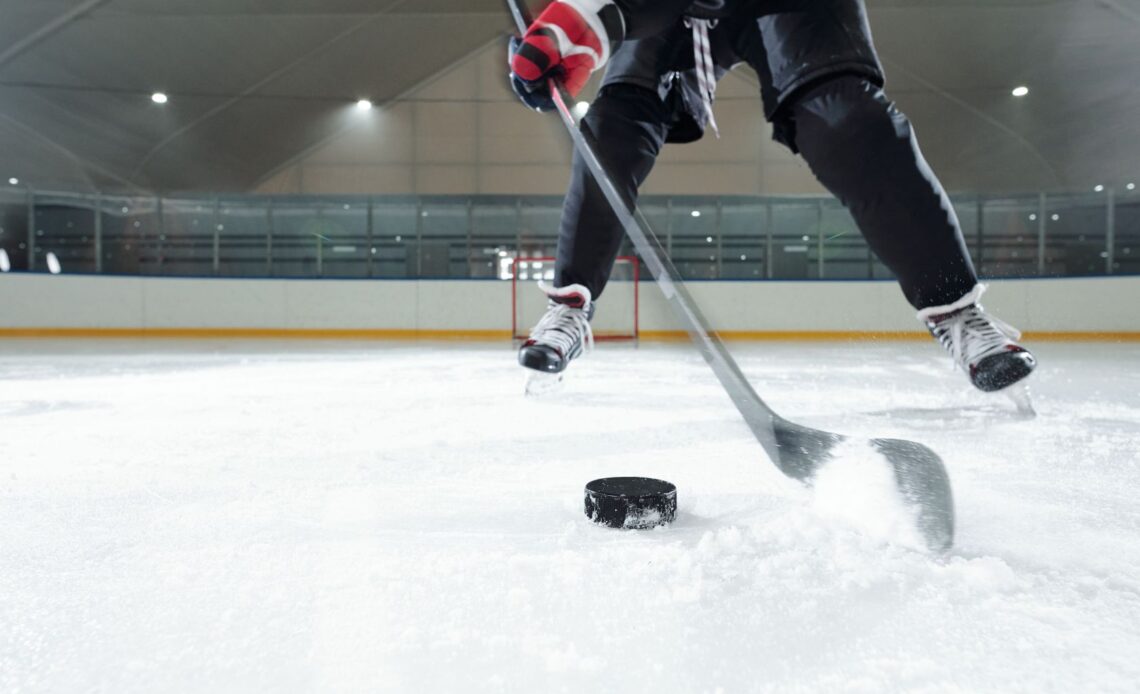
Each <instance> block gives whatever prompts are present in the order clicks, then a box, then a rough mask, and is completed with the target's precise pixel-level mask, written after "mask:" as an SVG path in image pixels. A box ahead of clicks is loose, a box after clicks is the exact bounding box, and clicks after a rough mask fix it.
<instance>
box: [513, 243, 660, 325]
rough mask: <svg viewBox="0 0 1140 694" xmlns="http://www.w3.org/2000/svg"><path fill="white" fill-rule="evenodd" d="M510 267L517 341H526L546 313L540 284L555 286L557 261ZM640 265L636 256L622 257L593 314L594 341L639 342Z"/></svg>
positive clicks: (523, 261) (526, 261)
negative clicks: (540, 281)
mask: <svg viewBox="0 0 1140 694" xmlns="http://www.w3.org/2000/svg"><path fill="white" fill-rule="evenodd" d="M507 262H508V263H509V264H510V267H511V270H510V272H511V311H512V312H513V319H512V321H511V323H512V325H513V326H514V327H513V330H514V337H515V339H516V340H525V339H526V338H527V336H528V335H529V334H530V330H531V328H533V327H534V325H535V323H537V322H538V321H539V319H540V318H542V314H544V313H545V312H546V295H545V294H543V293H542V291H541V290H540V289H539V288H538V286H537V285H538V281H539V280H542V281H543V282H544V283H546V284H547V285H550V286H553V284H554V258H551V257H545V256H544V257H529V258H528V257H516V258H513V259H510V260H508V261H507ZM640 282H641V265H640V261H639V260H638V259H637V257H636V256H620V257H619V258H618V259H617V262H615V263H614V271H613V274H611V275H610V281H609V283H608V284H607V285H606V289H605V292H603V294H602V297H601V300H600V301H598V303H597V307H596V308H595V310H594V319H593V320H592V321H590V326H591V327H592V328H593V331H594V339H595V340H636V339H638V320H639V311H640V307H639V306H638V300H639V298H640V297H639V291H640V288H639V287H638V285H639V284H640Z"/></svg>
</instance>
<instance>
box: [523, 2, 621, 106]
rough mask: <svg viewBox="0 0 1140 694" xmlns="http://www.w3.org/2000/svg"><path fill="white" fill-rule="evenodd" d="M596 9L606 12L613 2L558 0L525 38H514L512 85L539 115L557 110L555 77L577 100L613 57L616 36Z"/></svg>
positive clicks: (528, 30) (530, 29)
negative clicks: (552, 89) (552, 88)
mask: <svg viewBox="0 0 1140 694" xmlns="http://www.w3.org/2000/svg"><path fill="white" fill-rule="evenodd" d="M587 5H591V7H587ZM592 5H597V6H598V7H603V8H604V7H605V6H607V5H610V3H608V2H598V1H597V0H589V2H587V3H583V0H559V1H558V2H555V3H553V4H551V5H550V6H549V7H547V8H546V11H544V12H543V13H542V14H541V15H539V16H538V19H536V20H535V21H534V24H531V26H530V28H529V29H527V31H526V34H525V35H523V37H522V38H521V39H518V38H514V39H511V49H510V63H511V86H512V87H513V88H514V90H515V93H516V94H518V96H519V98H520V99H522V101H523V103H525V104H526V105H527V106H530V107H531V108H533V109H536V110H538V111H549V110H552V109H553V108H554V100H553V99H552V98H551V94H550V84H549V82H550V80H552V79H553V80H556V81H558V82H559V83H561V84H562V86H563V87H564V88H565V89H566V91H567V92H569V93H570V96H577V95H578V93H579V92H581V91H582V87H584V86H586V81H587V80H588V79H590V73H592V72H593V71H594V70H597V69H598V68H600V67H602V65H604V64H605V62H606V61H607V60H608V59H609V54H610V40H611V38H610V36H608V35H607V29H606V22H605V21H603V16H602V14H601V13H599V12H598V10H597V8H595V7H592ZM619 21H620V20H619ZM611 23H612V22H611ZM618 33H620V32H618ZM615 38H620V37H615Z"/></svg>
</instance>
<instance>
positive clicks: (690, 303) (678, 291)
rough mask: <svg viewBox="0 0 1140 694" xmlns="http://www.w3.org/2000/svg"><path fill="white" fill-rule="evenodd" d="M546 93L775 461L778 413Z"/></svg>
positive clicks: (522, 17) (555, 87) (563, 98)
mask: <svg viewBox="0 0 1140 694" xmlns="http://www.w3.org/2000/svg"><path fill="white" fill-rule="evenodd" d="M522 2H523V0H508V1H507V4H508V5H509V6H510V9H511V14H512V15H513V16H514V19H515V24H516V25H517V26H518V29H519V32H520V33H525V32H526V30H527V27H529V26H530V24H531V18H530V17H529V16H528V14H527V12H526V9H525V7H524V6H523V5H522ZM550 91H551V95H552V96H553V99H554V103H555V105H556V106H557V107H558V114H559V116H561V118H562V123H563V124H564V125H565V126H566V130H567V131H568V132H569V133H570V138H571V140H572V141H573V143H574V149H575V151H576V152H577V153H578V156H580V157H581V158H582V161H583V162H585V164H586V167H587V168H588V169H589V170H590V173H591V175H593V177H594V180H595V182H596V183H597V184H598V188H599V189H601V191H602V194H603V195H604V196H605V198H606V201H607V202H609V204H610V207H612V208H613V212H614V214H615V215H616V216H617V218H618V221H619V222H620V223H621V225H622V228H623V229H624V230H625V233H626V235H628V236H629V238H630V240H631V241H632V242H633V246H634V248H636V249H637V253H638V255H640V256H641V258H642V261H643V262H644V263H645V265H646V267H647V268H649V272H650V274H651V275H652V276H653V279H654V280H655V281H656V283H657V286H658V288H659V289H660V290H661V293H662V294H663V295H664V296H665V299H666V300H667V301H668V302H669V306H670V308H672V310H673V313H674V314H675V315H676V316H677V318H678V319H679V320H680V321H681V325H682V326H684V328H685V331H686V332H687V333H688V334H689V338H690V339H691V340H692V341H693V343H694V344H695V345H696V346H697V348H698V350H699V351H700V353H701V356H703V357H704V359H705V361H706V362H708V364H709V366H710V367H712V370H713V373H714V374H716V377H717V379H718V380H719V381H720V383H721V386H723V387H724V389H725V391H726V392H727V393H728V396H729V397H730V398H731V399H732V402H733V404H734V405H736V409H737V410H739V411H740V414H741V416H742V417H744V421H745V422H746V423H747V424H748V427H749V428H750V429H751V430H752V433H753V434H754V435H755V436H756V439H757V440H758V441H759V442H760V445H761V446H763V447H764V450H765V452H767V454H768V456H769V457H770V458H771V459H772V460H773V462H775V463H776V464H777V465H780V460H781V456H780V446H779V443H778V441H777V439H776V433H775V430H774V419H775V418H776V416H777V415H776V414H775V413H774V412H773V411H772V410H771V409H770V408H769V407H768V406H767V405H766V404H765V403H764V401H763V400H761V399H760V396H759V395H757V393H756V391H755V390H753V388H752V386H751V385H750V384H749V383H748V379H746V378H745V377H744V374H743V373H742V372H741V371H740V367H739V366H737V364H736V361H735V360H734V359H733V358H732V355H730V354H729V353H728V349H727V348H725V346H724V343H723V342H721V340H720V338H719V337H717V335H716V333H714V332H713V331H712V330H711V329H710V327H709V323H708V320H706V319H705V317H704V314H703V313H701V310H700V309H699V308H698V307H697V304H696V302H695V301H694V300H693V298H692V296H691V295H690V294H689V292H688V289H686V287H685V284H684V282H683V281H682V280H681V276H680V273H679V272H678V271H677V268H676V267H675V266H674V265H673V261H672V260H671V259H670V258H669V254H668V253H667V252H666V251H665V249H664V248H663V247H662V245H661V242H660V240H658V238H657V236H656V234H654V233H653V229H652V228H651V227H650V226H649V223H648V221H647V220H646V219H645V215H643V214H642V213H641V210H640V209H638V207H637V205H636V204H627V203H626V201H625V200H624V199H623V198H622V196H621V193H619V192H618V189H617V187H616V186H615V185H614V183H613V178H612V177H611V176H610V175H609V173H608V172H607V171H606V167H605V166H604V165H603V164H602V161H601V159H599V158H598V155H597V153H596V151H595V149H594V147H593V145H592V144H591V143H590V142H589V140H587V138H586V130H585V128H581V129H580V128H579V127H578V124H577V122H576V121H575V120H574V116H573V114H572V113H571V112H570V109H569V108H568V107H567V102H568V101H569V98H568V97H569V95H568V94H567V93H566V91H565V90H564V89H563V88H562V86H561V85H560V84H558V83H557V82H556V81H554V80H551V81H550ZM785 472H786V470H785Z"/></svg>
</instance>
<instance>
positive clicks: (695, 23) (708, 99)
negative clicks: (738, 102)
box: [685, 17, 720, 138]
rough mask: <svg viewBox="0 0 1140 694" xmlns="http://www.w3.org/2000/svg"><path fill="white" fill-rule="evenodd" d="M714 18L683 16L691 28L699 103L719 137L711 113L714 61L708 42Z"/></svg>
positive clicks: (714, 75)
mask: <svg viewBox="0 0 1140 694" xmlns="http://www.w3.org/2000/svg"><path fill="white" fill-rule="evenodd" d="M716 24H717V20H715V19H697V18H695V17H685V26H687V27H689V28H690V29H692V30H693V58H694V59H695V60H696V62H697V88H698V89H700V92H701V103H702V104H704V107H705V113H707V114H708V117H709V126H711V127H712V129H713V132H714V133H715V134H716V136H717V137H718V138H719V137H720V128H718V127H717V124H716V116H714V115H713V107H712V105H713V101H714V100H715V99H716V63H714V62H713V57H712V46H711V44H710V42H709V29H712V28H714V27H715V26H716Z"/></svg>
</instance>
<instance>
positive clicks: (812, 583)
mask: <svg viewBox="0 0 1140 694" xmlns="http://www.w3.org/2000/svg"><path fill="white" fill-rule="evenodd" d="M1035 347H1036V348H1037V351H1038V355H1039V357H1040V360H1041V368H1040V373H1039V375H1038V376H1036V377H1035V379H1034V384H1033V387H1034V392H1035V404H1036V406H1037V409H1038V411H1039V413H1040V416H1039V417H1038V418H1037V419H1036V420H1032V421H1024V420H1022V419H1019V418H1018V417H1017V416H1016V414H1015V409H1014V407H1013V405H1012V403H1010V402H1009V401H1008V400H1006V399H1005V398H1003V397H1002V396H983V395H981V394H979V393H975V392H973V391H972V390H971V389H970V387H969V386H968V385H967V383H966V381H965V379H964V377H963V376H962V375H961V374H959V373H955V372H953V371H951V370H950V369H949V367H948V365H947V363H946V357H945V356H944V355H942V354H941V353H940V352H939V350H938V347H937V346H936V345H934V344H933V343H925V342H923V343H918V342H916V343H887V344H868V343H852V344H839V345H834V344H833V345H807V344H786V345H733V346H732V349H733V350H734V352H735V353H736V354H737V355H738V357H739V359H740V361H741V364H742V366H743V368H744V371H745V372H746V373H747V375H748V376H749V377H750V379H751V380H752V381H753V383H754V384H755V385H756V387H757V390H758V391H759V392H760V393H761V394H762V395H763V396H764V397H765V398H766V399H767V400H768V401H769V402H770V404H771V405H772V406H773V407H775V408H776V409H777V410H778V411H780V412H781V413H782V414H784V415H785V416H787V417H789V418H791V419H793V420H794V421H800V422H803V423H805V424H809V425H812V426H815V427H820V428H824V429H828V430H833V431H838V432H842V433H846V434H851V435H857V436H864V437H866V436H882V437H896V438H908V439H913V440H917V441H921V442H923V443H925V444H927V445H929V446H931V447H932V448H933V449H935V450H936V451H938V452H939V453H940V454H941V455H942V457H943V458H944V459H945V461H946V464H947V466H948V468H949V470H950V474H951V478H952V481H953V484H954V489H955V493H956V496H957V509H958V520H959V524H958V537H957V546H956V548H955V550H954V551H953V552H952V554H951V555H950V556H949V557H948V558H945V559H939V558H936V557H931V556H928V555H926V554H923V553H920V552H916V551H913V550H910V549H907V548H906V547H905V546H904V545H902V544H892V543H890V542H886V541H884V538H888V539H889V537H890V533H887V534H884V533H883V532H882V530H883V527H888V526H890V525H891V524H892V523H894V522H895V521H894V520H891V518H890V517H886V518H885V519H884V518H879V519H877V520H876V519H872V520H875V522H873V523H870V524H869V525H868V524H864V525H863V527H860V525H859V523H857V522H853V521H858V520H859V518H858V515H860V514H855V517H852V515H851V514H850V513H847V514H846V517H845V514H844V508H843V507H844V505H843V504H841V503H840V504H838V505H837V504H836V503H834V502H833V501H831V500H829V499H844V498H847V495H845V494H844V490H845V489H847V487H845V485H854V486H858V485H859V483H860V476H859V475H857V474H856V475H852V474H844V475H840V476H839V477H838V478H837V479H838V481H837V480H835V479H833V480H830V481H829V482H828V484H826V485H823V486H822V487H821V489H820V491H819V493H812V492H809V491H806V490H805V489H803V488H801V487H799V486H798V485H796V484H794V483H791V482H789V481H787V480H785V479H783V478H782V477H781V476H780V475H779V474H778V473H777V472H776V471H775V469H774V468H773V466H772V465H771V464H770V463H769V462H767V460H766V459H765V457H764V455H763V453H762V451H761V449H760V447H759V446H758V445H757V444H756V442H755V441H754V440H753V438H752V436H751V434H750V433H749V431H748V429H747V428H746V427H745V426H744V424H743V423H742V422H741V421H740V419H739V417H738V416H737V414H736V412H735V411H734V409H733V408H732V405H731V404H730V402H729V401H728V399H727V397H726V396H724V395H723V394H722V392H721V390H720V388H719V387H718V385H717V384H716V382H715V381H714V380H713V378H712V376H711V373H710V372H709V371H708V369H707V367H706V366H705V365H704V363H703V362H702V361H701V360H700V359H699V357H697V356H696V355H695V353H694V352H693V351H692V350H691V349H689V348H688V347H687V346H684V345H671V346H652V345H646V346H642V347H641V348H640V349H634V348H632V347H622V346H613V345H602V346H600V347H599V349H598V351H597V352H596V353H594V354H593V355H591V356H589V357H588V358H585V359H583V360H582V361H581V362H578V363H576V364H575V365H574V367H573V371H572V373H571V375H570V377H568V379H567V383H566V386H565V388H564V389H563V391H562V392H561V393H559V394H556V395H554V396H551V397H546V398H543V399H540V400H535V399H533V398H530V399H528V398H524V397H523V396H522V387H523V375H522V374H521V373H520V370H519V369H518V367H517V366H515V364H514V356H513V353H512V351H511V349H510V348H509V347H508V346H506V345H484V346H467V345H464V346H446V345H428V344H405V345H395V346H393V345H385V344H380V343H375V344H343V343H326V344H314V345H308V344H305V345H299V344H296V343H280V344H274V343H226V344H214V343H192V344H184V343H167V342H149V343H127V342H104V343H94V344H88V345H84V346H81V347H77V346H69V345H66V344H61V343H47V342H20V341H9V342H4V343H0V691H2V692H75V691H97V692H116V693H119V692H183V691H197V692H202V691H210V692H217V691H235V692H238V691H240V692H252V691H314V692H315V691H320V692H338V691H399V692H451V691H474V692H496V691H510V692H560V691H564V692H585V691H595V692H606V691H614V692H642V691H653V692H663V693H665V692H686V693H688V692H715V691H723V692H767V691H772V692H777V691H778V692H785V691H796V692H884V691H915V692H947V691H951V692H958V691H963V692H1051V691H1052V692H1077V691H1081V692H1084V691H1095V692H1134V691H1137V689H1138V688H1140V655H1138V654H1140V503H1138V496H1140V454H1138V453H1137V441H1138V440H1140V398H1138V395H1137V394H1138V393H1140V349H1138V347H1137V346H1136V345H1118V346H1106V345H1084V344H1072V345H1059V344H1040V345H1035ZM848 472H850V471H848ZM610 475H649V476H654V477H661V478H665V479H668V480H670V481H672V482H675V483H676V484H677V485H678V488H679V498H680V516H679V519H678V521H677V523H676V524H675V525H673V526H671V527H668V528H663V529H658V530H655V531H650V532H637V531H613V530H608V529H603V528H599V527H595V526H592V525H590V524H589V523H588V522H587V521H586V519H585V517H584V515H583V513H582V488H583V486H584V485H585V483H586V482H588V481H590V480H591V479H594V478H596V477H602V476H610ZM873 476H874V475H873V474H872V475H871V477H869V478H868V484H871V485H872V486H873V484H874V481H873V480H872V479H871V478H872V477H873ZM880 481H881V480H880ZM837 485H838V486H837ZM850 491H851V493H852V494H856V493H858V492H859V490H850ZM828 495H830V497H829V496H828ZM878 507H879V505H878V504H875V503H869V504H867V503H864V504H863V506H862V508H863V509H864V510H865V511H866V512H868V513H871V512H874V510H875V509H876V508H878ZM856 508H858V507H856ZM837 511H838V512H837ZM895 520H897V518H895ZM876 523H878V524H879V526H878V528H877V529H876ZM884 523H885V524H886V525H883V524H884Z"/></svg>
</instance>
